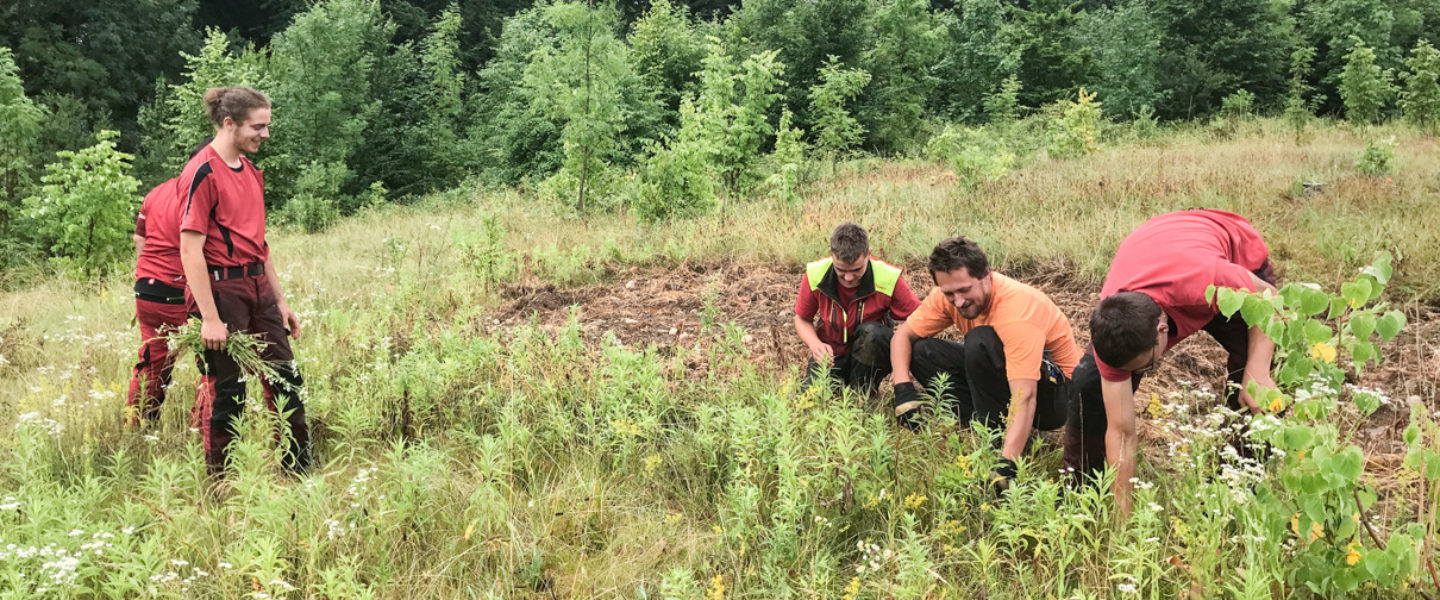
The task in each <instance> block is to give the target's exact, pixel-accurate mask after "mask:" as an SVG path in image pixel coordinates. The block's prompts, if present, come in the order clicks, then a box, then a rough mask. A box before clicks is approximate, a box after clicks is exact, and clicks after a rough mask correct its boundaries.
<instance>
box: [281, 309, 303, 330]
mask: <svg viewBox="0 0 1440 600" xmlns="http://www.w3.org/2000/svg"><path fill="white" fill-rule="evenodd" d="M279 308H280V322H281V323H284V324H285V329H286V330H288V331H289V332H290V337H292V338H295V339H299V338H300V317H299V316H298V315H296V314H295V311H293V310H290V306H289V305H287V304H281V305H280V306H279Z"/></svg>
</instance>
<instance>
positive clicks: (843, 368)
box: [800, 321, 895, 394]
mask: <svg viewBox="0 0 1440 600" xmlns="http://www.w3.org/2000/svg"><path fill="white" fill-rule="evenodd" d="M894 335H895V329H894V328H892V327H890V326H889V325H886V324H884V323H878V322H874V321H871V322H869V323H861V324H860V325H859V326H858V327H856V328H855V334H854V335H853V336H851V337H850V343H848V344H846V345H845V353H844V354H841V355H839V356H836V357H835V361H834V362H833V363H832V364H831V365H830V371H829V373H823V371H824V369H823V368H822V367H821V366H820V364H819V363H817V362H815V359H814V358H811V359H810V361H809V362H808V363H806V364H805V378H804V379H803V380H802V381H801V384H800V385H801V387H809V386H810V385H811V384H812V383H814V382H815V380H816V379H817V378H819V377H821V376H822V374H823V375H824V376H825V377H826V380H827V381H829V382H830V385H831V386H833V387H839V386H842V385H843V386H849V387H851V388H853V389H856V390H859V391H861V392H863V393H866V394H872V393H874V392H875V390H876V388H878V387H880V381H881V380H883V379H885V376H886V375H889V374H890V338H892V337H894ZM837 392H838V390H837Z"/></svg>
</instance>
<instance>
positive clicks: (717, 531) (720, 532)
mask: <svg viewBox="0 0 1440 600" xmlns="http://www.w3.org/2000/svg"><path fill="white" fill-rule="evenodd" d="M710 530H711V531H714V532H715V535H725V530H724V529H721V528H720V526H719V525H716V526H714V527H711V528H710Z"/></svg>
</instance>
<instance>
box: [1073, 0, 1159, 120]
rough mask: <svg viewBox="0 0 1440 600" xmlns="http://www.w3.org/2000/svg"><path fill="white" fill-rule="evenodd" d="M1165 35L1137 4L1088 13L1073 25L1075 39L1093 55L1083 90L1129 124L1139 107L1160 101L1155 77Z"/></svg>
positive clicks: (1142, 5)
mask: <svg viewBox="0 0 1440 600" xmlns="http://www.w3.org/2000/svg"><path fill="white" fill-rule="evenodd" d="M1163 34H1164V32H1163V31H1162V30H1161V29H1160V24H1159V22H1158V21H1157V20H1156V18H1155V17H1153V16H1152V15H1151V14H1150V9H1149V4H1148V3H1147V2H1144V1H1140V0H1129V1H1126V2H1121V3H1119V4H1117V5H1116V6H1114V7H1108V6H1107V7H1102V8H1099V9H1097V10H1093V11H1089V12H1087V13H1086V14H1085V15H1084V16H1083V17H1082V18H1081V19H1080V21H1079V22H1078V23H1076V25H1075V36H1076V38H1077V39H1078V40H1080V43H1081V44H1082V45H1083V46H1084V47H1085V48H1086V49H1087V50H1088V51H1089V52H1091V53H1092V54H1093V63H1092V72H1093V75H1092V76H1091V79H1090V81H1089V85H1087V86H1086V87H1087V88H1089V89H1091V90H1093V91H1094V92H1095V94H1096V95H1098V96H1101V97H1103V98H1105V107H1106V110H1107V111H1109V112H1110V113H1111V114H1114V115H1116V116H1117V117H1124V118H1133V117H1134V116H1135V115H1136V114H1138V113H1139V111H1140V109H1141V107H1145V106H1150V107H1152V108H1153V107H1154V106H1156V105H1158V104H1160V103H1161V102H1163V101H1164V99H1165V93H1164V91H1163V90H1162V89H1161V87H1160V79H1159V72H1158V70H1159V60H1160V56H1161V40H1162V39H1163V37H1164V35H1163Z"/></svg>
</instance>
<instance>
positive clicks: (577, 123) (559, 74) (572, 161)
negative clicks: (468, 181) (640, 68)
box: [522, 2, 636, 212]
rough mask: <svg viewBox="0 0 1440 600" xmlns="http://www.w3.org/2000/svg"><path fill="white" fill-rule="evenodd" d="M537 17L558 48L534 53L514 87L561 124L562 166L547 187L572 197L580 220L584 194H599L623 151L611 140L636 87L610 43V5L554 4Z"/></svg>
mask: <svg viewBox="0 0 1440 600" xmlns="http://www.w3.org/2000/svg"><path fill="white" fill-rule="evenodd" d="M543 10H544V13H545V18H546V20H547V21H549V22H550V23H551V25H552V26H553V27H554V28H555V30H556V31H557V32H558V33H559V36H560V43H559V44H558V45H557V46H549V45H546V46H541V47H539V48H538V49H536V51H535V53H534V54H533V55H532V59H531V61H530V64H529V66H528V67H527V68H526V69H525V74H524V76H523V79H522V81H523V82H524V83H523V85H524V93H525V95H526V96H527V97H528V98H529V100H530V101H531V102H532V103H534V104H535V106H536V107H537V108H538V109H539V110H540V111H541V113H542V114H544V115H547V116H548V117H549V118H550V119H552V120H554V121H556V122H558V123H560V124H561V127H560V139H561V142H562V149H563V152H564V157H565V158H564V161H563V162H562V163H561V168H560V171H559V172H558V173H556V175H555V176H554V178H552V180H553V182H552V185H556V184H558V186H559V189H561V190H563V191H564V192H566V193H570V194H573V197H574V198H575V203H576V208H577V209H578V210H580V211H582V212H583V211H584V210H585V203H586V194H587V193H589V194H591V195H593V196H602V195H603V194H604V193H605V191H606V190H605V189H604V185H603V182H604V181H605V180H606V179H607V171H608V168H609V162H610V161H609V159H610V158H611V156H612V155H613V154H615V153H616V152H617V151H618V150H620V149H621V148H623V144H622V143H621V141H620V139H619V137H620V133H621V132H622V131H623V130H624V128H625V120H626V118H627V116H628V115H627V113H626V106H625V102H624V98H623V94H624V92H623V88H624V87H626V86H634V85H636V81H635V76H634V72H633V71H632V70H631V67H630V62H629V49H628V47H627V46H625V44H624V43H623V42H622V41H621V40H620V38H619V37H618V36H617V35H616V32H617V30H618V28H619V14H618V13H617V12H616V10H615V7H614V5H612V4H608V3H607V4H600V5H598V6H595V5H587V4H584V3H580V2H561V3H556V4H553V5H550V6H547V7H545V8H544V9H543ZM597 192H598V193H597Z"/></svg>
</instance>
